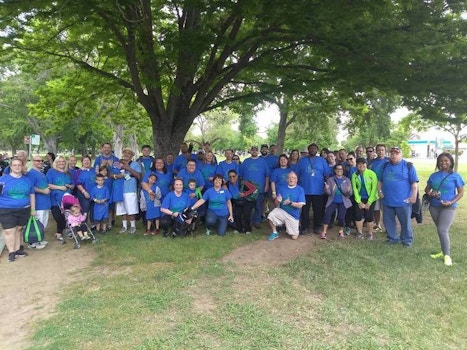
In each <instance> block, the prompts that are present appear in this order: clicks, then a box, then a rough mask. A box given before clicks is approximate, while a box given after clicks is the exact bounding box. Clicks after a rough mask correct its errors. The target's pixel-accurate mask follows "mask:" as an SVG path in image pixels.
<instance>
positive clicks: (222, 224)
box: [206, 209, 229, 236]
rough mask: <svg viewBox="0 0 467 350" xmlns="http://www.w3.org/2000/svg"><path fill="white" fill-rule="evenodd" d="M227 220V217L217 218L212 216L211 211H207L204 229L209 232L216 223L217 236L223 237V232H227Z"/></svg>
mask: <svg viewBox="0 0 467 350" xmlns="http://www.w3.org/2000/svg"><path fill="white" fill-rule="evenodd" d="M228 218H229V216H228V215H226V216H218V215H216V214H214V212H213V211H211V210H209V209H208V211H207V213H206V228H207V229H209V230H210V229H212V228H213V227H214V226H216V223H217V222H219V225H218V226H217V234H218V235H219V236H224V235H225V232H226V231H227V219H228Z"/></svg>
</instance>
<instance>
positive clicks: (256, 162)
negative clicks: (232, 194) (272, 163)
mask: <svg viewBox="0 0 467 350" xmlns="http://www.w3.org/2000/svg"><path fill="white" fill-rule="evenodd" d="M240 176H241V178H242V179H243V180H248V181H250V182H253V183H254V184H255V185H258V188H259V191H260V193H264V187H265V185H266V177H269V176H271V172H270V170H269V166H268V163H266V161H265V160H264V158H263V157H258V158H251V157H250V158H247V159H245V161H244V162H243V163H242V164H241V166H240Z"/></svg>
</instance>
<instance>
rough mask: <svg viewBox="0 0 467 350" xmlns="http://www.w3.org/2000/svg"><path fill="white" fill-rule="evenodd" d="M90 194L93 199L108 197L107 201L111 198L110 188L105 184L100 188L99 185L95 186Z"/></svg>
mask: <svg viewBox="0 0 467 350" xmlns="http://www.w3.org/2000/svg"><path fill="white" fill-rule="evenodd" d="M89 195H90V196H91V200H93V199H98V200H102V199H106V200H107V202H108V201H109V199H110V193H109V190H108V188H107V187H106V186H105V185H104V186H102V187H101V188H99V187H97V186H96V187H94V188H93V189H92V191H91V192H90V193H89Z"/></svg>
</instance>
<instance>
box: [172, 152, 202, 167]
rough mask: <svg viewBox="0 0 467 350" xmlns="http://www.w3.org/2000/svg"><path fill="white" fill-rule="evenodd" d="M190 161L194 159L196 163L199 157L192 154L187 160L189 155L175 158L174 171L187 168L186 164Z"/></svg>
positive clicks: (180, 155)
mask: <svg viewBox="0 0 467 350" xmlns="http://www.w3.org/2000/svg"><path fill="white" fill-rule="evenodd" d="M188 159H193V160H194V161H197V157H196V155H195V154H193V153H190V155H189V156H188V158H187V155H185V154H183V153H182V154H179V155H178V156H177V157H175V159H174V162H173V170H174V171H181V170H182V169H185V168H186V163H188Z"/></svg>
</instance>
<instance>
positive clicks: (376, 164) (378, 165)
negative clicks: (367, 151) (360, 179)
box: [368, 157, 389, 180]
mask: <svg viewBox="0 0 467 350" xmlns="http://www.w3.org/2000/svg"><path fill="white" fill-rule="evenodd" d="M388 161H389V160H388V159H387V158H386V157H385V158H375V159H373V161H372V162H371V165H370V166H368V169H371V170H373V171H374V172H375V173H376V176H377V177H378V180H380V179H381V171H382V170H383V166H384V164H385V163H387V162H388Z"/></svg>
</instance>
